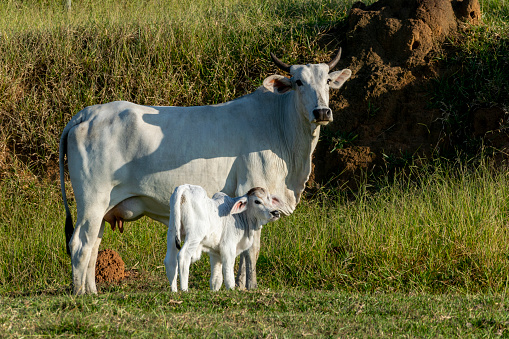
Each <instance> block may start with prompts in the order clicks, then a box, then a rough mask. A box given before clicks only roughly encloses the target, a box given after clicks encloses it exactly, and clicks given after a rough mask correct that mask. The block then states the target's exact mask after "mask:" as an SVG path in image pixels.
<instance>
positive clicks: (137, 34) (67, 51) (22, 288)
mask: <svg viewBox="0 0 509 339" xmlns="http://www.w3.org/2000/svg"><path fill="white" fill-rule="evenodd" d="M73 3H74V4H73V9H72V11H71V12H65V11H63V10H62V7H61V1H60V0H33V1H21V0H7V1H4V2H2V4H0V126H2V128H1V130H0V169H1V170H2V175H1V179H0V180H1V182H0V337H24V336H52V337H53V336H80V337H81V336H83V337H118V336H137V337H148V336H154V335H174V336H196V335H199V336H225V337H226V336H228V337H230V336H239V337H240V336H258V337H261V336H263V337H269V336H271V337H276V336H277V337H295V336H308V335H309V336H322V337H384V336H410V337H416V336H417V337H436V336H445V337H449V336H459V337H480V336H483V337H484V336H485V337H494V336H499V335H502V336H507V335H508V333H509V332H508V331H509V319H508V317H509V316H508V314H509V313H508V307H509V306H508V305H509V300H508V298H507V292H508V288H509V242H508V241H507V239H508V238H509V227H508V225H509V224H508V223H509V221H508V220H509V218H508V216H509V182H508V181H509V172H508V171H507V170H506V169H504V168H500V167H497V168H495V167H493V166H492V165H491V163H490V162H489V161H485V160H484V158H483V157H482V156H480V157H478V158H476V160H475V161H474V160H461V161H457V162H454V161H446V160H443V159H437V160H435V161H432V162H431V163H429V164H428V165H426V166H417V165H415V164H414V163H408V164H407V166H406V168H405V169H404V170H401V171H391V172H390V173H391V174H390V175H389V174H388V173H389V172H387V173H386V172H382V173H381V174H380V175H378V176H377V177H369V178H366V180H365V183H364V184H363V185H361V189H360V190H359V191H355V192H351V191H347V190H338V189H330V188H326V189H321V190H318V191H313V192H310V193H309V194H308V195H307V196H306V197H305V198H304V199H303V201H302V202H301V204H300V205H299V206H298V208H297V211H296V212H295V213H294V214H293V215H291V216H289V217H284V218H282V219H281V220H279V221H277V222H276V223H272V224H269V225H267V226H266V227H264V228H263V232H262V250H261V254H260V259H259V261H258V277H259V290H258V291H254V292H242V291H233V292H226V291H221V292H219V293H210V292H209V291H208V290H207V289H208V275H209V272H208V270H209V268H208V261H207V258H203V259H202V260H201V261H200V262H198V263H196V264H194V265H193V266H192V268H191V277H190V287H191V292H190V293H188V294H181V293H178V294H171V293H168V284H167V282H166V278H165V273H164V268H163V267H162V265H163V263H162V262H163V259H164V255H165V251H166V229H165V228H164V226H163V225H160V224H157V223H155V222H153V221H150V220H148V219H141V220H139V221H137V222H134V223H129V224H127V225H126V231H125V232H124V233H123V234H120V233H118V232H112V231H111V229H108V228H107V229H106V231H105V235H104V238H103V242H102V245H101V247H102V248H111V249H114V250H115V251H117V252H119V253H120V255H121V256H122V258H123V260H124V261H125V263H126V267H127V268H128V269H130V270H131V271H132V272H135V273H136V275H135V277H134V278H132V279H128V280H126V281H125V282H123V283H121V284H120V285H117V286H106V285H100V286H99V288H100V291H101V292H100V294H99V295H98V296H85V297H79V298H75V297H73V296H71V295H70V291H71V289H70V282H71V279H70V278H71V277H70V273H71V266H70V260H69V258H68V256H67V254H66V252H65V244H64V238H65V237H64V219H65V215H64V210H63V205H62V202H61V197H60V188H59V185H58V183H57V182H56V181H55V180H54V179H55V177H54V174H55V166H54V164H55V160H56V159H57V154H58V140H59V135H60V132H61V130H62V128H63V126H64V125H65V123H66V122H67V121H68V120H69V119H70V117H71V116H72V115H73V114H74V113H76V112H77V111H78V110H79V109H81V108H83V107H85V106H87V105H91V104H95V103H99V102H107V101H113V100H120V99H122V100H124V99H125V100H131V101H135V102H138V103H141V104H154V105H158V104H161V105H163V104H164V105H199V104H213V103H218V102H222V101H225V100H231V99H233V98H235V97H238V96H240V95H242V94H245V93H248V92H250V91H252V90H254V89H255V88H256V87H257V86H259V85H260V84H261V81H262V80H263V78H264V77H266V76H267V75H269V74H272V73H274V72H276V68H275V66H273V65H272V64H271V62H270V61H269V60H268V59H267V55H268V54H269V51H275V52H276V53H278V54H279V55H281V56H282V55H284V60H285V61H286V62H288V63H295V62H301V61H306V62H319V61H322V60H326V59H329V57H330V55H331V54H332V53H333V52H334V49H335V48H336V47H337V45H338V44H340V41H333V42H332V43H330V45H329V44H327V43H324V41H329V40H330V39H322V38H323V37H324V36H325V35H327V34H328V32H329V30H330V29H331V28H332V27H334V26H335V25H338V24H341V22H342V20H344V19H345V17H346V15H347V11H348V9H349V8H350V6H351V4H352V2H350V1H344V0H327V1H318V0H309V1H305V0H283V1H272V0H265V1H262V0H253V1H235V0H222V1H214V2H210V1H197V0H193V1H191V0H189V1H187V0H184V1H172V0H145V1H142V0H133V1H125V2H123V1H118V0H102V1H99V0H83V1H73ZM119 4H120V5H119ZM481 4H482V8H483V12H484V24H483V25H485V26H483V27H482V28H481V29H479V30H476V34H473V35H472V36H471V37H470V38H469V39H468V40H467V41H466V42H465V43H464V44H463V45H458V46H455V47H457V48H458V50H459V51H460V52H461V51H463V53H464V54H463V55H464V57H465V60H467V61H468V62H469V63H470V64H469V65H468V67H467V68H466V69H465V70H466V73H468V71H469V70H472V69H476V62H484V64H483V67H487V68H490V62H491V61H490V60H491V59H489V58H488V60H481V59H482V58H476V57H475V56H477V55H482V56H489V55H490V53H492V51H484V50H483V48H484V47H485V46H486V44H484V41H486V40H489V39H492V40H493V39H499V38H500V36H507V34H508V31H509V28H508V27H507V20H508V19H509V9H508V5H507V4H506V3H505V1H495V0H484V1H481ZM472 56H474V57H472ZM504 60H505V61H504ZM497 62H502V63H503V62H507V55H497ZM500 76H501V77H504V76H505V77H506V78H504V79H507V75H504V74H501V75H500ZM469 79H470V80H471V81H479V84H481V83H483V82H485V81H484V80H485V79H476V77H474V76H471V74H469ZM465 86H466V85H465ZM437 88H438V90H439V91H443V93H447V94H444V95H442V96H440V95H438V94H440V93H438V94H437V93H434V96H435V97H439V98H440V100H441V101H444V100H447V98H448V97H450V96H451V94H450V93H451V92H446V91H448V90H449V89H448V88H441V87H437ZM469 88H475V89H476V90H477V93H482V91H483V90H487V91H489V86H488V87H483V86H481V85H479V86H478V87H476V86H472V87H469ZM486 88H487V89H486ZM462 89H463V88H459V89H457V90H459V91H462ZM463 92H465V91H463ZM445 103H446V102H445ZM7 151H9V152H7ZM14 151H15V153H16V154H17V156H16V157H13V156H12V155H10V154H12V153H10V152H14ZM5 154H7V155H5ZM479 159H480V160H479ZM394 172H395V173H394ZM68 190H69V195H68V196H69V197H70V200H71V201H70V203H71V209H72V210H74V205H73V202H72V193H71V189H70V185H68Z"/></svg>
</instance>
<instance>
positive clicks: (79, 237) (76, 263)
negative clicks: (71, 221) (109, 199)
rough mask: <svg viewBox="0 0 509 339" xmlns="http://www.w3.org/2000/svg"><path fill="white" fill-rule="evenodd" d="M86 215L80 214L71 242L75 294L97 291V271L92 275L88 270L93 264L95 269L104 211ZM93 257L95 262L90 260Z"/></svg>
mask: <svg viewBox="0 0 509 339" xmlns="http://www.w3.org/2000/svg"><path fill="white" fill-rule="evenodd" d="M85 215H86V216H80V215H78V220H77V222H76V228H75V229H74V233H73V235H72V238H71V242H70V249H71V263H72V280H73V286H74V288H73V289H74V294H85V293H97V290H96V287H95V272H94V274H93V275H92V276H89V275H88V272H89V268H91V267H92V266H93V267H94V271H95V259H96V258H97V252H96V251H97V249H98V246H99V243H100V241H99V242H98V237H99V233H100V231H101V225H102V224H103V222H102V212H100V213H87V214H85ZM94 252H95V255H94ZM91 259H94V263H91V262H90V261H91Z"/></svg>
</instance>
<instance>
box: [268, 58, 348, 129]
mask: <svg viewBox="0 0 509 339" xmlns="http://www.w3.org/2000/svg"><path fill="white" fill-rule="evenodd" d="M271 57H272V60H273V61H274V63H275V64H276V66H278V67H279V68H280V69H282V70H283V71H285V72H288V73H290V74H291V75H292V77H291V78H290V79H288V78H286V77H284V76H281V75H271V76H269V77H268V78H266V79H265V80H264V81H263V86H264V87H265V88H266V89H268V90H269V91H271V92H273V93H276V94H284V93H286V92H289V91H292V90H293V91H295V100H296V101H295V107H296V109H297V110H298V111H299V112H300V113H301V114H304V115H305V116H306V117H307V118H308V119H309V121H310V122H311V123H314V124H318V125H327V124H328V123H329V122H332V120H333V117H332V110H331V109H330V108H329V88H333V89H338V88H340V87H341V86H343V84H344V83H345V81H346V80H348V78H350V76H351V75H352V72H351V71H350V70H349V69H347V68H345V69H343V70H342V71H337V72H332V73H329V71H330V70H332V69H333V68H334V67H335V66H336V64H337V63H338V61H339V59H340V58H341V48H340V49H339V52H338V54H337V55H336V57H335V58H334V59H333V60H332V61H330V62H329V63H327V64H312V65H293V66H290V65H287V64H285V63H284V62H282V61H281V60H279V59H278V58H277V57H276V56H275V55H274V54H272V53H271Z"/></svg>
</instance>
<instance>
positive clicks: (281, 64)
mask: <svg viewBox="0 0 509 339" xmlns="http://www.w3.org/2000/svg"><path fill="white" fill-rule="evenodd" d="M270 56H271V58H272V61H274V63H275V64H276V66H277V67H279V68H280V69H281V70H283V71H285V72H288V73H290V65H288V64H285V63H284V62H282V61H281V60H279V59H278V58H277V56H275V55H274V53H272V52H270Z"/></svg>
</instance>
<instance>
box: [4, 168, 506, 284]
mask: <svg viewBox="0 0 509 339" xmlns="http://www.w3.org/2000/svg"><path fill="white" fill-rule="evenodd" d="M387 178H388V177H387ZM508 180H509V177H508V173H507V172H503V171H496V170H493V169H492V168H490V166H488V165H487V164H481V165H479V167H477V168H476V169H472V168H467V167H461V166H459V165H455V164H449V165H436V166H434V167H429V168H427V169H419V170H417V169H414V170H413V172H411V173H409V174H408V173H407V174H404V175H403V174H401V175H399V176H396V177H393V179H390V180H389V179H386V180H385V181H384V180H382V181H379V183H378V188H377V189H365V190H361V192H359V193H356V194H357V196H356V197H355V198H354V199H352V198H351V196H349V195H348V194H347V193H337V192H330V193H327V192H326V191H323V192H321V193H319V194H318V196H317V197H314V198H308V199H305V200H304V201H303V202H302V203H301V204H300V205H299V206H298V208H297V211H296V212H295V213H294V214H292V215H291V216H288V217H284V218H282V219H281V220H280V221H278V222H275V223H271V224H269V225H267V226H265V227H264V228H263V232H262V251H261V253H260V258H259V261H258V272H259V281H260V286H261V287H262V288H271V289H274V290H277V289H284V288H298V289H303V290H312V289H320V290H342V291H351V292H375V291H383V292H390V291H399V292H402V293H410V292H412V293H505V292H506V291H507V286H508V283H509V274H508V272H509V243H508V242H507V239H508V237H509V228H508V227H507V225H508V222H507V220H508V215H509V198H508V197H509V182H508ZM0 187H1V190H0V201H1V202H2V206H0V210H1V211H2V213H1V214H0V293H7V294H8V293H18V292H28V293H34V292H36V291H47V290H53V289H61V288H68V287H69V285H70V271H71V269H70V263H69V258H68V257H67V254H66V253H65V244H64V232H63V228H64V220H63V219H64V213H63V209H62V206H61V202H60V196H59V191H58V186H57V185H46V184H45V185H37V184H34V183H33V182H32V181H23V180H15V179H12V178H11V179H8V180H4V181H3V182H2V185H1V186H0ZM101 246H102V248H111V249H114V250H116V251H117V252H119V253H120V255H121V256H122V258H123V259H124V261H125V262H126V266H127V268H132V267H135V268H136V269H138V270H139V271H140V272H143V276H145V277H146V278H147V279H149V280H153V282H154V283H155V284H156V285H167V283H166V281H165V273H164V268H163V264H162V262H163V259H164V255H165V252H166V230H165V227H164V226H163V225H161V224H158V223H156V222H153V221H149V220H148V219H142V220H140V221H137V222H134V223H129V224H127V226H126V231H125V232H124V233H123V234H120V233H119V232H118V231H117V232H112V231H111V229H110V228H109V227H106V232H105V235H104V238H103V243H102V245H101ZM191 270H192V274H191V281H190V284H191V288H194V289H204V290H206V289H208V278H209V266H208V261H207V259H202V260H201V261H200V262H199V263H197V264H194V265H193V266H192V269H191ZM142 280H143V279H142ZM143 284H145V283H143Z"/></svg>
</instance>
